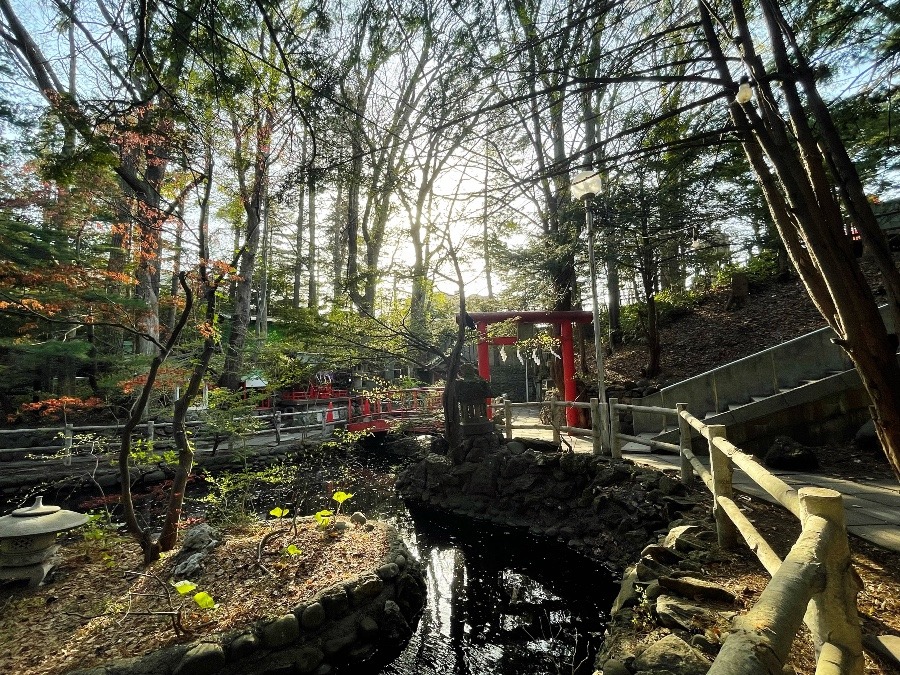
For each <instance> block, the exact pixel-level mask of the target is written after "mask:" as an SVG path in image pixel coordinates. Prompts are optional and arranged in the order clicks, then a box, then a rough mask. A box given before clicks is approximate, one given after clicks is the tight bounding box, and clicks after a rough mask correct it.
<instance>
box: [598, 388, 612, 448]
mask: <svg viewBox="0 0 900 675" xmlns="http://www.w3.org/2000/svg"><path fill="white" fill-rule="evenodd" d="M600 443H601V447H602V449H603V454H609V455H611V454H612V451H611V450H610V447H611V445H612V444H611V443H610V440H609V403H607V402H606V401H602V402H601V403H600Z"/></svg>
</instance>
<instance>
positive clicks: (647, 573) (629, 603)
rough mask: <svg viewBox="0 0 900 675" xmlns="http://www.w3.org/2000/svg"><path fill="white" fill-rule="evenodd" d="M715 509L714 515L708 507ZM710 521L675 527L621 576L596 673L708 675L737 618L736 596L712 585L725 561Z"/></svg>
mask: <svg viewBox="0 0 900 675" xmlns="http://www.w3.org/2000/svg"><path fill="white" fill-rule="evenodd" d="M707 510H708V509H707ZM715 540H716V534H715V531H714V529H713V527H712V526H711V523H710V519H709V518H708V516H706V515H703V516H699V517H697V518H695V519H690V518H685V519H679V520H676V521H673V522H672V523H671V524H670V529H669V531H668V534H666V535H664V536H662V537H660V538H659V541H658V543H655V544H649V545H648V546H646V547H645V548H644V550H643V551H641V556H640V560H639V561H638V562H637V563H636V564H634V565H631V566H630V567H628V568H627V569H626V570H625V573H624V575H623V577H622V583H621V588H620V590H619V595H618V597H616V600H615V603H614V604H613V607H612V610H611V611H610V621H609V624H608V625H607V629H606V636H605V638H604V641H603V647H602V648H601V650H600V652H599V653H598V654H597V657H596V659H595V661H594V666H595V668H596V670H595V671H594V675H634V674H636V673H643V674H647V675H649V674H651V673H668V674H669V675H705V673H706V672H707V671H708V670H709V668H710V666H711V665H712V661H713V660H714V659H715V657H716V655H717V654H718V652H719V649H720V647H721V644H722V642H724V640H725V638H726V637H727V635H728V632H729V630H730V626H731V622H732V620H733V619H734V618H735V616H737V607H736V604H737V603H736V597H735V595H734V594H733V593H732V592H731V591H729V590H728V589H726V588H724V587H722V586H720V585H718V584H714V583H711V582H709V581H705V580H704V579H703V578H702V577H703V576H704V571H703V564H704V563H711V562H714V561H717V560H719V559H720V557H719V555H718V554H717V553H716V545H715V543H714V542H715Z"/></svg>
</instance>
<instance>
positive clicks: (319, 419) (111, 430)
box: [0, 401, 346, 458]
mask: <svg viewBox="0 0 900 675" xmlns="http://www.w3.org/2000/svg"><path fill="white" fill-rule="evenodd" d="M319 403H321V402H319ZM325 403H327V401H326V402H325ZM332 414H333V417H332V419H329V412H328V410H327V409H326V408H316V409H312V410H303V411H295V412H291V413H283V412H281V411H275V412H269V413H262V414H260V415H253V416H248V417H240V418H235V419H234V421H235V422H240V421H246V420H251V419H252V420H259V421H260V422H262V423H263V424H264V426H263V427H261V428H258V429H253V430H251V431H248V432H247V433H246V434H242V435H249V436H259V435H264V434H267V435H268V434H274V435H275V441H276V442H277V443H280V442H281V435H282V433H284V432H299V433H301V435H304V436H305V435H306V434H307V433H310V432H314V431H321V432H322V434H323V435H324V436H327V435H328V434H329V433H330V431H331V430H332V429H333V428H334V426H335V424H336V423H340V422H342V421H346V420H345V417H346V407H345V406H341V407H337V408H334V410H333V411H332ZM311 416H314V417H315V422H314V423H312V424H310V423H309V419H310V417H311ZM186 426H187V427H188V428H192V429H202V428H203V422H199V421H190V422H187V423H186ZM171 427H172V423H171V422H162V423H157V422H154V421H153V420H149V421H147V422H143V423H141V424H138V425H137V426H136V427H135V431H136V432H137V434H136V435H137V436H138V437H139V438H141V439H143V440H145V441H147V442H156V441H158V440H159V433H160V430H163V431H164V432H166V433H171ZM122 428H123V425H121V424H118V425H95V424H92V425H84V426H77V427H76V426H74V425H72V424H65V425H62V426H57V427H41V428H37V429H25V428H18V429H0V437H2V436H7V437H8V436H13V437H16V438H17V439H18V438H21V437H24V436H28V435H30V434H48V433H55V434H56V435H57V437H58V438H59V442H58V443H57V444H55V445H41V446H29V447H14V448H0V458H2V456H4V455H11V454H19V455H21V454H27V455H39V454H47V453H61V454H62V455H63V456H64V457H66V456H68V453H70V452H71V451H72V448H73V445H74V443H75V441H76V440H77V438H78V436H81V435H83V434H89V433H98V434H105V435H107V436H115V435H118V434H119V433H121V431H122ZM222 436H223V438H224V440H226V441H227V440H228V437H229V435H228V434H227V433H223V434H222ZM199 451H200V452H202V451H203V450H199Z"/></svg>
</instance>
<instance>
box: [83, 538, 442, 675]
mask: <svg viewBox="0 0 900 675" xmlns="http://www.w3.org/2000/svg"><path fill="white" fill-rule="evenodd" d="M388 535H389V536H390V537H391V543H390V548H389V550H388V553H387V555H386V556H385V557H384V558H383V559H382V560H381V563H380V564H379V566H378V567H377V568H376V569H374V570H372V571H371V572H366V573H363V574H361V575H358V576H356V577H354V578H353V579H350V580H348V581H344V582H341V583H338V584H335V585H333V586H331V587H329V588H326V589H324V590H322V591H320V592H319V593H317V594H316V595H315V596H314V597H313V598H312V599H310V600H309V602H306V603H304V604H302V605H299V606H297V607H295V608H294V609H293V611H291V612H289V613H286V614H284V615H283V616H280V617H278V618H276V619H274V620H272V619H270V620H267V621H260V622H257V623H256V624H255V625H254V626H252V627H251V628H249V629H247V630H244V631H237V632H230V633H227V634H223V635H210V636H206V637H204V638H203V639H201V640H198V641H195V642H191V643H187V644H180V645H173V646H171V647H165V648H163V649H160V650H157V651H155V652H152V653H150V654H147V655H145V656H142V657H137V658H130V659H120V660H118V661H113V662H110V663H107V664H104V665H102V666H97V667H94V668H89V669H86V670H76V671H70V673H69V675H150V674H152V675H214V674H215V675H240V674H242V673H246V672H258V673H272V674H273V675H275V674H277V673H314V674H316V675H326V674H327V673H330V672H332V670H333V669H334V668H335V667H336V666H338V665H343V664H346V663H350V662H358V661H363V660H365V659H367V658H369V657H371V656H373V655H374V654H375V653H376V652H378V651H380V650H388V649H395V648H399V647H400V646H402V644H403V643H404V642H405V641H406V640H408V639H409V638H410V636H411V635H412V633H413V627H414V626H415V623H416V620H417V618H418V616H419V615H420V614H421V612H422V609H423V608H424V606H425V593H426V591H425V577H424V575H423V572H422V566H421V564H420V563H419V562H418V561H416V560H415V559H413V558H412V557H411V556H410V553H409V550H408V549H407V548H406V545H405V544H404V543H403V541H402V539H401V538H400V535H399V533H397V531H396V530H395V529H394V528H392V527H388Z"/></svg>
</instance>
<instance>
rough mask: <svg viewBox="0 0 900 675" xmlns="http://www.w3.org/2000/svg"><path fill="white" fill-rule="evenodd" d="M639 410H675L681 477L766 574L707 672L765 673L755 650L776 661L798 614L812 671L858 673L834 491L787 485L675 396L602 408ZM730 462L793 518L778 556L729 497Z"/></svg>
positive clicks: (727, 537) (614, 428)
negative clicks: (793, 532) (792, 537)
mask: <svg viewBox="0 0 900 675" xmlns="http://www.w3.org/2000/svg"><path fill="white" fill-rule="evenodd" d="M638 408H640V410H641V411H642V412H650V413H654V414H660V413H662V414H674V415H677V416H678V421H679V432H680V438H681V441H680V445H679V449H680V454H681V476H682V481H683V482H685V483H689V482H690V481H691V480H692V479H693V476H692V474H693V471H696V472H697V474H698V475H699V476H700V478H701V479H702V480H703V482H704V483H705V484H706V486H707V488H709V490H710V492H712V495H713V513H714V515H715V518H716V530H717V533H718V537H719V544H720V546H722V547H723V548H731V547H732V546H733V545H734V543H735V536H736V534H738V533H739V534H740V535H741V536H742V537H743V538H744V540H745V541H746V542H747V545H748V546H749V547H750V548H751V550H752V551H753V552H754V553H755V554H756V556H757V558H758V559H759V561H760V562H761V563H762V565H763V567H765V569H766V571H767V572H768V573H769V574H770V575H772V580H771V581H770V582H769V584H768V585H767V586H766V588H765V590H764V591H763V593H762V595H761V596H760V598H759V600H758V601H757V603H756V604H755V605H754V606H753V608H751V609H750V611H749V612H748V613H747V614H746V615H745V616H744V617H742V618H741V619H740V620H739V621H738V622H737V623H736V624H735V630H734V631H733V632H732V633H731V634H730V635H729V636H728V638H727V639H726V640H725V643H724V644H723V646H722V649H721V651H720V652H719V655H718V657H716V660H715V662H714V663H713V667H712V668H711V669H710V671H709V672H710V674H711V675H737V674H740V675H769V673H771V672H772V670H771V666H772V665H773V664H772V663H771V662H770V660H769V659H764V658H763V657H762V655H763V654H770V655H774V656H775V658H776V659H777V661H778V662H779V663H782V664H783V663H784V662H785V660H786V659H787V656H788V652H789V650H790V646H791V643H792V642H793V639H794V635H795V634H796V632H797V629H798V628H799V627H800V624H801V623H803V622H805V623H806V624H807V626H808V627H809V629H810V632H811V633H812V635H813V641H814V642H815V644H816V651H817V654H818V659H817V665H816V674H817V675H838V674H840V675H861V674H862V672H863V658H862V636H861V634H860V629H859V621H858V619H857V611H856V593H857V592H858V588H857V587H856V584H855V581H854V577H853V575H852V569H851V560H850V549H849V544H848V541H847V530H846V525H845V523H844V507H843V498H842V496H841V494H840V493H839V492H836V491H834V490H828V489H824V488H809V487H807V488H801V489H800V490H799V491H798V490H795V489H794V488H793V487H791V486H790V485H788V484H787V483H786V482H785V481H783V480H781V479H780V478H778V477H777V476H775V475H774V474H772V473H771V472H769V471H768V470H767V469H766V468H765V467H764V466H762V465H760V464H759V463H758V462H757V461H756V460H755V459H754V458H753V457H751V456H750V455H748V454H746V453H744V452H743V451H742V450H741V449H740V448H738V447H737V446H735V445H734V444H733V443H731V442H730V441H728V440H727V439H726V438H725V427H724V426H721V425H707V424H705V423H704V422H703V421H702V420H699V419H697V418H696V417H694V416H693V415H691V414H690V413H689V412H688V411H687V409H686V408H687V405H686V404H684V403H679V404H678V405H677V406H676V408H675V409H661V408H657V407H649V406H648V407H640V406H633V405H623V404H619V403H618V402H617V401H616V400H615V399H610V415H611V419H612V420H614V421H615V420H617V419H618V415H617V411H619V410H632V411H633V410H636V409H638ZM691 429H694V430H696V431H697V432H699V433H700V435H701V436H702V437H703V438H705V439H706V440H707V441H708V443H709V455H710V465H711V467H712V470H711V471H709V470H707V469H706V467H705V466H704V465H703V464H702V463H701V462H700V461H699V460H698V459H697V457H696V456H695V455H694V453H693V449H692V447H691ZM610 433H611V434H613V438H612V439H611V441H612V444H613V447H615V446H616V445H617V444H618V439H622V440H628V441H636V442H639V443H642V444H645V445H650V446H651V447H654V446H657V447H658V445H659V442H658V441H653V439H645V438H641V437H637V436H629V435H627V434H621V433H619V431H618V425H617V424H616V423H613V424H612V425H611V427H610ZM666 445H670V444H666ZM733 466H737V467H739V468H740V469H742V470H743V471H744V473H746V474H747V476H749V477H750V479H751V480H753V481H754V482H755V483H756V484H757V485H759V486H760V487H761V488H762V489H763V490H765V491H766V492H767V493H768V494H769V495H771V496H772V498H773V499H775V500H776V501H777V502H778V503H779V504H781V505H782V506H784V508H785V509H787V510H788V511H789V512H790V513H792V514H793V515H794V516H796V517H797V518H798V519H799V520H800V522H801V525H802V532H801V535H800V538H799V539H798V540H797V542H796V543H795V544H794V546H793V547H792V549H791V552H790V554H789V555H788V557H787V558H785V560H784V561H783V562H782V560H781V559H780V558H779V557H778V555H777V554H776V553H775V551H774V550H773V549H772V547H771V546H770V545H769V544H768V542H766V540H765V538H764V537H763V536H762V535H761V534H760V532H759V531H758V530H757V529H756V527H754V525H753V523H751V522H750V520H749V519H748V518H747V517H746V516H745V515H744V513H743V512H742V511H741V509H740V507H738V505H737V503H736V502H735V501H734V499H733V497H732V494H731V493H732V489H733V483H732V471H733ZM807 605H808V607H807Z"/></svg>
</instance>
